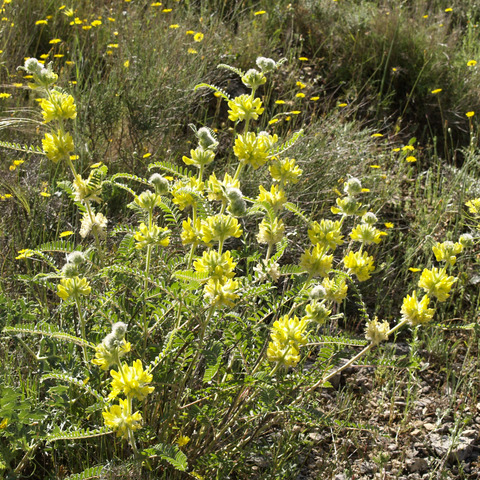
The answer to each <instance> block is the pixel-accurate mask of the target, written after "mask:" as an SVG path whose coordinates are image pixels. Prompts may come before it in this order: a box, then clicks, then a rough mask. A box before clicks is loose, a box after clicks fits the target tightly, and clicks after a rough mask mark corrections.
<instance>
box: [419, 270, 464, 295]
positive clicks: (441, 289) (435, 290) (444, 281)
mask: <svg viewBox="0 0 480 480" xmlns="http://www.w3.org/2000/svg"><path fill="white" fill-rule="evenodd" d="M456 281H457V278H455V277H452V276H449V275H448V274H447V272H446V269H445V268H441V269H440V268H436V267H433V268H432V269H431V270H428V269H427V268H425V269H424V270H423V272H422V276H421V277H420V280H419V281H418V286H419V287H420V288H423V290H424V291H425V293H427V294H428V295H433V296H434V297H436V298H437V300H438V301H439V302H444V301H445V300H446V299H447V298H448V297H449V296H450V295H449V293H450V290H451V288H452V286H453V284H454V283H455V282H456Z"/></svg>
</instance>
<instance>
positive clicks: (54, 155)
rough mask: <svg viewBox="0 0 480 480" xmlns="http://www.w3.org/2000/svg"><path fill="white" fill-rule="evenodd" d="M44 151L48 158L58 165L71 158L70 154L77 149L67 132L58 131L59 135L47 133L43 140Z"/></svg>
mask: <svg viewBox="0 0 480 480" xmlns="http://www.w3.org/2000/svg"><path fill="white" fill-rule="evenodd" d="M42 145H43V151H44V152H45V153H46V155H47V157H48V158H49V159H50V160H51V161H52V162H53V163H57V162H59V161H60V160H63V159H65V158H67V157H69V156H70V152H71V151H73V149H74V148H75V147H74V145H73V138H72V136H71V135H70V134H69V133H68V132H67V133H65V132H62V131H61V130H58V131H57V133H46V134H45V138H43V139H42Z"/></svg>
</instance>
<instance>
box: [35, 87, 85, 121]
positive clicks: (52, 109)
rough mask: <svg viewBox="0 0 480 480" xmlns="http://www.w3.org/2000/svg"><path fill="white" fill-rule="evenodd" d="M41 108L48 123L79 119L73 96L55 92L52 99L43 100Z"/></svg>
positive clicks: (52, 93)
mask: <svg viewBox="0 0 480 480" xmlns="http://www.w3.org/2000/svg"><path fill="white" fill-rule="evenodd" d="M40 108H41V109H42V110H43V111H42V115H43V120H44V121H45V123H48V122H50V121H52V120H63V119H65V120H66V119H74V118H76V117H77V107H76V105H75V100H74V99H73V97H72V96H71V95H68V94H66V93H62V92H58V91H57V90H53V91H52V92H51V96H50V98H49V99H48V100H47V99H46V98H42V99H41V101H40Z"/></svg>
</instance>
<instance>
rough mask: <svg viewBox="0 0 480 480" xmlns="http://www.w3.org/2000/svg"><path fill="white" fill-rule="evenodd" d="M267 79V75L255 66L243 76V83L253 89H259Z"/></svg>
mask: <svg viewBox="0 0 480 480" xmlns="http://www.w3.org/2000/svg"><path fill="white" fill-rule="evenodd" d="M266 81H267V79H266V77H265V75H264V74H263V73H261V72H259V71H258V70H255V69H254V68H251V69H250V70H248V72H247V73H246V74H245V75H244V76H243V77H242V82H243V84H244V85H246V86H247V87H249V88H252V89H257V88H258V87H259V86H260V85H263V84H264V83H265V82H266Z"/></svg>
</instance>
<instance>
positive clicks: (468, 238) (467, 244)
mask: <svg viewBox="0 0 480 480" xmlns="http://www.w3.org/2000/svg"><path fill="white" fill-rule="evenodd" d="M458 243H460V245H462V246H463V248H471V247H473V237H472V235H470V234H469V233H464V234H463V235H461V236H460V238H459V239H458Z"/></svg>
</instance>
